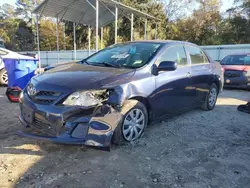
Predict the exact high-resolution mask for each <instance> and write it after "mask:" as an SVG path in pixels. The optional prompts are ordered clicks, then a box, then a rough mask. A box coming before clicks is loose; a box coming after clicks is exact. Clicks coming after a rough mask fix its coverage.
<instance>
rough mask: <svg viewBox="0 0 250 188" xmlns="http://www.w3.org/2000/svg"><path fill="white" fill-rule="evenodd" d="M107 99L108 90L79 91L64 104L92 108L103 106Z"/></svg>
mask: <svg viewBox="0 0 250 188" xmlns="http://www.w3.org/2000/svg"><path fill="white" fill-rule="evenodd" d="M106 99H107V91H106V90H91V91H79V92H75V93H73V94H71V95H70V96H69V97H68V98H67V99H66V100H65V101H64V102H63V104H64V105H69V106H85V107H91V106H96V105H98V104H101V103H102V102H103V101H104V100H106Z"/></svg>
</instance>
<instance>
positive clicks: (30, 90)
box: [27, 84, 36, 96]
mask: <svg viewBox="0 0 250 188" xmlns="http://www.w3.org/2000/svg"><path fill="white" fill-rule="evenodd" d="M27 92H28V95H29V96H35V95H36V88H35V87H34V85H33V84H29V85H28V87H27Z"/></svg>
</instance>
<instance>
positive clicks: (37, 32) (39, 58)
mask: <svg viewBox="0 0 250 188" xmlns="http://www.w3.org/2000/svg"><path fill="white" fill-rule="evenodd" d="M36 38H37V53H38V67H39V73H41V72H42V66H41V52H40V39H39V25H38V15H37V14H36Z"/></svg>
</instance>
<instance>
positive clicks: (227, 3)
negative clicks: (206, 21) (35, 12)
mask: <svg viewBox="0 0 250 188" xmlns="http://www.w3.org/2000/svg"><path fill="white" fill-rule="evenodd" d="M233 1H234V0H222V7H221V12H225V11H226V10H227V9H228V8H230V7H231V6H232V4H233ZM15 2H16V0H0V5H3V4H4V3H9V4H12V5H15Z"/></svg>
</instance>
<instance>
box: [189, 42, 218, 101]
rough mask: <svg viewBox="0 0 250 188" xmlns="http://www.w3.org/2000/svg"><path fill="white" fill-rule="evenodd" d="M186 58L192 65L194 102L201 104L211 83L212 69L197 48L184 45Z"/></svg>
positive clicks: (205, 57) (203, 54)
mask: <svg viewBox="0 0 250 188" xmlns="http://www.w3.org/2000/svg"><path fill="white" fill-rule="evenodd" d="M185 49H186V52H187V56H188V58H189V60H190V62H191V64H192V66H191V73H192V82H193V86H194V89H195V93H196V97H195V102H196V103H198V102H202V101H204V100H205V98H206V96H207V92H208V91H209V89H210V87H211V85H212V83H213V77H214V75H213V69H212V64H211V63H210V62H209V60H208V58H207V56H206V55H205V53H204V52H203V51H202V50H201V49H200V48H199V47H197V46H192V45H185Z"/></svg>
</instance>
